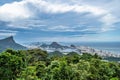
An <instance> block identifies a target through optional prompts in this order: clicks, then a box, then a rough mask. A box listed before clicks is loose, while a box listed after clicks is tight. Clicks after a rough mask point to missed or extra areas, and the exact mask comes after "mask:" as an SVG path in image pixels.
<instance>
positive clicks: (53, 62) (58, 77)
mask: <svg viewBox="0 0 120 80" xmlns="http://www.w3.org/2000/svg"><path fill="white" fill-rule="evenodd" d="M54 54H55V53H54ZM54 54H52V57H50V56H48V54H47V52H46V51H43V50H41V49H32V50H18V51H15V50H12V49H7V50H6V51H4V52H2V53H0V80H120V64H119V63H116V62H106V61H104V60H102V58H101V57H99V56H98V55H97V54H95V55H91V54H87V53H84V54H83V55H79V54H77V53H75V52H70V53H69V54H67V55H62V56H60V57H59V56H56V55H55V56H54ZM58 54H59V53H58ZM58 54H57V55H58ZM60 55H61V53H60Z"/></svg>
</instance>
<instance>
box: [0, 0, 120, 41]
mask: <svg viewBox="0 0 120 80" xmlns="http://www.w3.org/2000/svg"><path fill="white" fill-rule="evenodd" d="M119 3H120V0H94V1H91V0H0V39H2V38H5V37H8V36H11V35H12V36H14V38H15V39H16V41H17V42H20V43H24V42H32V41H33V42H35V41H40V42H45V41H57V42H81V41H92V42H93V41H94V42H96V41H120V5H119Z"/></svg>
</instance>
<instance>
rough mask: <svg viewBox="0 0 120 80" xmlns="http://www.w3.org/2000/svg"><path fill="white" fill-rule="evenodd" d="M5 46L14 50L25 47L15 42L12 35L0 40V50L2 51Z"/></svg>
mask: <svg viewBox="0 0 120 80" xmlns="http://www.w3.org/2000/svg"><path fill="white" fill-rule="evenodd" d="M7 48H11V49H15V50H22V49H27V48H26V47H24V46H22V45H20V44H18V43H16V42H15V41H14V39H13V36H10V37H7V38H5V39H1V40H0V51H3V50H5V49H7Z"/></svg>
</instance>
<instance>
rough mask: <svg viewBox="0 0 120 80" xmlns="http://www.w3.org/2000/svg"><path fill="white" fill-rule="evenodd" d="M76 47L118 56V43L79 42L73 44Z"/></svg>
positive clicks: (119, 52) (119, 46) (119, 50)
mask: <svg viewBox="0 0 120 80" xmlns="http://www.w3.org/2000/svg"><path fill="white" fill-rule="evenodd" d="M75 44H76V45H78V46H88V47H92V48H94V49H99V50H103V51H107V52H111V53H114V54H120V42H81V43H75Z"/></svg>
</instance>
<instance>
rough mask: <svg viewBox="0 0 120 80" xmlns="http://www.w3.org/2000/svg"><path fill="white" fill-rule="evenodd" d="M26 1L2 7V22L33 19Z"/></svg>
mask: <svg viewBox="0 0 120 80" xmlns="http://www.w3.org/2000/svg"><path fill="white" fill-rule="evenodd" d="M31 15H32V14H31V12H30V11H29V10H28V8H27V6H26V1H21V2H13V3H7V4H5V5H3V6H0V20H3V21H15V20H21V19H26V18H29V17H31Z"/></svg>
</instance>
